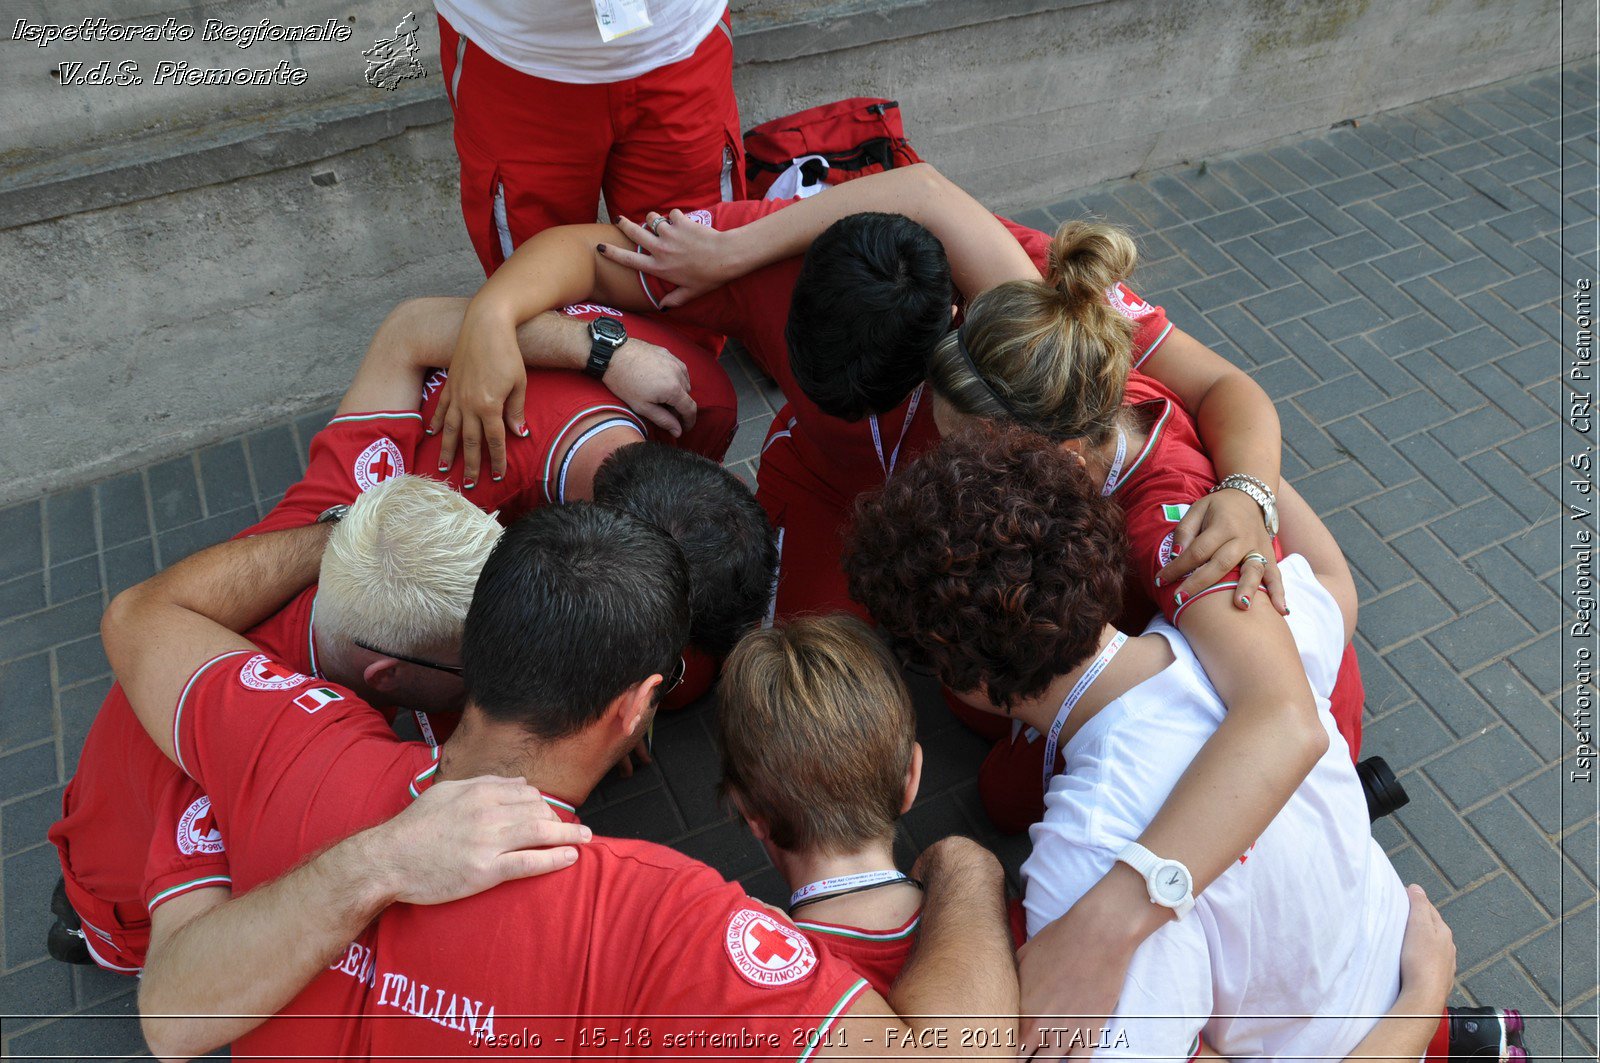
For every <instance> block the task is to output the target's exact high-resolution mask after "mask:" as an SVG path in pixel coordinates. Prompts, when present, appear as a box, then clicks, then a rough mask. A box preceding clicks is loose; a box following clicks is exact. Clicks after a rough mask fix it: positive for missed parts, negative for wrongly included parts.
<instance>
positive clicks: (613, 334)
mask: <svg viewBox="0 0 1600 1063" xmlns="http://www.w3.org/2000/svg"><path fill="white" fill-rule="evenodd" d="M589 331H590V332H591V333H592V334H593V335H594V337H595V338H596V339H601V340H605V341H606V342H607V343H609V344H611V345H612V346H613V347H616V346H619V345H621V344H622V342H623V341H624V340H626V339H627V338H628V330H627V329H625V328H623V327H622V322H620V321H618V320H617V319H616V318H613V317H601V318H596V319H595V320H593V321H591V322H589Z"/></svg>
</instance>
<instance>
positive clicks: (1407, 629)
mask: <svg viewBox="0 0 1600 1063" xmlns="http://www.w3.org/2000/svg"><path fill="white" fill-rule="evenodd" d="M1451 615H1452V614H1451V611H1450V607H1449V606H1447V605H1445V603H1444V602H1443V601H1442V600H1441V599H1440V598H1439V596H1438V595H1437V594H1435V593H1434V591H1433V590H1432V589H1431V588H1430V587H1428V586H1427V585H1425V584H1422V583H1412V584H1409V585H1408V586H1405V587H1402V588H1400V589H1399V590H1395V591H1391V592H1389V593H1388V594H1386V595H1384V596H1383V597H1381V598H1378V599H1375V600H1374V601H1372V602H1366V603H1363V604H1362V607H1361V628H1362V631H1364V632H1365V633H1366V636H1367V638H1369V639H1371V640H1372V644H1373V645H1374V646H1376V647H1378V649H1380V650H1383V649H1386V648H1387V647H1390V646H1394V645H1397V644H1398V643H1401V642H1404V641H1406V640H1407V639H1410V638H1414V637H1416V636H1417V635H1419V634H1421V633H1423V632H1425V631H1428V630H1431V629H1432V628H1435V627H1438V626H1439V625H1440V624H1443V623H1445V622H1446V621H1448V620H1449V619H1450V617H1451Z"/></svg>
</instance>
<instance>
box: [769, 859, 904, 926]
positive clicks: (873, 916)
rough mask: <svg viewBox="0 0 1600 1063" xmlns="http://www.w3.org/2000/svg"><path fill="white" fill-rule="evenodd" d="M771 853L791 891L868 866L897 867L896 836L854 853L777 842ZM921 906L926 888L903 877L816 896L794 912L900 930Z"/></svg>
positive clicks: (879, 868)
mask: <svg viewBox="0 0 1600 1063" xmlns="http://www.w3.org/2000/svg"><path fill="white" fill-rule="evenodd" d="M767 853H768V854H769V855H770V856H771V857H772V862H773V864H774V865H775V866H776V867H777V869H778V873H779V874H781V875H782V876H783V878H784V881H785V882H787V883H788V884H789V889H790V890H791V891H794V890H798V889H800V888H802V887H804V886H809V885H810V884H811V883H813V882H821V881H822V880H823V879H828V878H843V877H844V876H846V875H856V874H861V873H862V872H866V871H892V870H895V861H894V841H893V840H892V839H889V838H884V839H880V840H878V841H875V842H871V843H869V844H867V845H865V846H863V847H862V848H860V849H857V850H855V851H853V852H848V853H818V852H790V851H789V850H787V849H779V848H778V847H777V846H775V845H771V844H769V845H768V846H767ZM921 907H922V891H921V890H919V889H917V888H916V887H915V886H913V885H911V884H909V883H905V882H901V883H896V884H895V885H892V886H883V887H880V888H878V889H873V890H864V891H863V892H861V893H849V894H845V895H844V896H840V897H829V898H826V899H824V900H820V901H814V902H812V903H810V904H807V905H804V906H803V907H801V908H800V909H799V910H798V911H796V912H795V915H794V917H795V918H796V919H811V920H816V921H818V922H823V923H838V924H840V925H842V926H853V927H859V928H861V929H863V930H896V929H899V928H900V927H902V926H904V925H905V924H906V923H907V922H908V921H909V920H910V919H911V917H912V916H913V915H915V914H916V913H917V911H918V910H919V909H920V908H921Z"/></svg>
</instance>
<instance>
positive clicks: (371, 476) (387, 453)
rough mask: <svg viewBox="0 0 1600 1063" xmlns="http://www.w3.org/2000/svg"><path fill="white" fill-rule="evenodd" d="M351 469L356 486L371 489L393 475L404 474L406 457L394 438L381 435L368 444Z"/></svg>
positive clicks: (366, 489)
mask: <svg viewBox="0 0 1600 1063" xmlns="http://www.w3.org/2000/svg"><path fill="white" fill-rule="evenodd" d="M350 471H351V473H352V474H353V475H354V476H355V478H356V486H357V487H359V488H361V490H363V491H370V490H372V489H373V488H374V487H377V486H378V485H379V484H381V483H383V481H385V480H387V479H389V478H391V477H394V476H404V475H405V473H406V459H405V457H404V456H403V455H402V454H401V453H400V448H399V447H398V446H396V445H395V441H394V440H392V439H390V438H389V437H388V436H379V437H378V438H377V439H374V440H373V441H372V442H371V443H368V444H367V449H366V450H363V451H362V452H361V456H360V457H358V458H356V463H355V466H354V467H353V468H352V469H351V470H350Z"/></svg>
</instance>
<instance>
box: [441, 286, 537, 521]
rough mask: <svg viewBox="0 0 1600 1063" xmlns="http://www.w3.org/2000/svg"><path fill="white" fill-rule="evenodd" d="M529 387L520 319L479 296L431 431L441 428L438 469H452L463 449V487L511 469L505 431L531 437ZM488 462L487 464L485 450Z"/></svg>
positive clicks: (464, 326) (470, 309)
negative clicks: (526, 414)
mask: <svg viewBox="0 0 1600 1063" xmlns="http://www.w3.org/2000/svg"><path fill="white" fill-rule="evenodd" d="M527 388H528V376H527V371H526V369H525V368H524V367H523V364H522V351H521V348H520V347H518V345H517V323H516V321H515V320H514V319H513V318H512V316H511V315H510V314H509V313H506V312H503V311H501V310H499V309H498V308H497V307H495V306H494V305H493V304H484V303H480V302H479V301H478V300H474V301H473V302H472V304H471V305H470V306H469V307H468V308H467V314H466V317H465V318H464V319H463V320H462V322H461V333H460V335H459V336H458V337H457V339H456V350H455V354H454V356H453V357H452V358H451V361H450V376H449V379H447V380H446V381H445V384H444V388H443V390H442V391H441V392H440V393H439V408H438V409H437V410H436V411H435V412H434V415H433V422H432V423H431V424H430V425H429V426H428V432H429V434H430V435H431V434H433V433H435V432H442V433H443V435H442V438H441V439H440V445H439V472H440V473H441V474H444V473H447V472H449V471H450V467H451V466H452V465H453V464H454V463H455V459H456V455H457V454H458V453H459V454H460V456H461V458H462V461H463V465H464V468H463V470H462V471H463V474H464V478H463V480H462V485H461V486H462V488H463V489H466V490H471V489H472V488H473V487H474V486H476V484H477V482H478V477H479V476H480V475H485V474H486V475H489V476H492V477H493V478H494V479H496V480H499V479H500V478H502V477H503V476H505V472H506V433H507V432H508V431H509V432H511V433H513V434H515V435H519V436H526V435H527V434H528V427H527V425H526V424H525V423H524V421H525V420H526V418H525V417H524V415H523V400H524V398H525V393H526V392H527ZM485 451H487V452H488V457H489V461H488V467H487V469H485V468H484V467H483V457H484V452H485Z"/></svg>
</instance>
